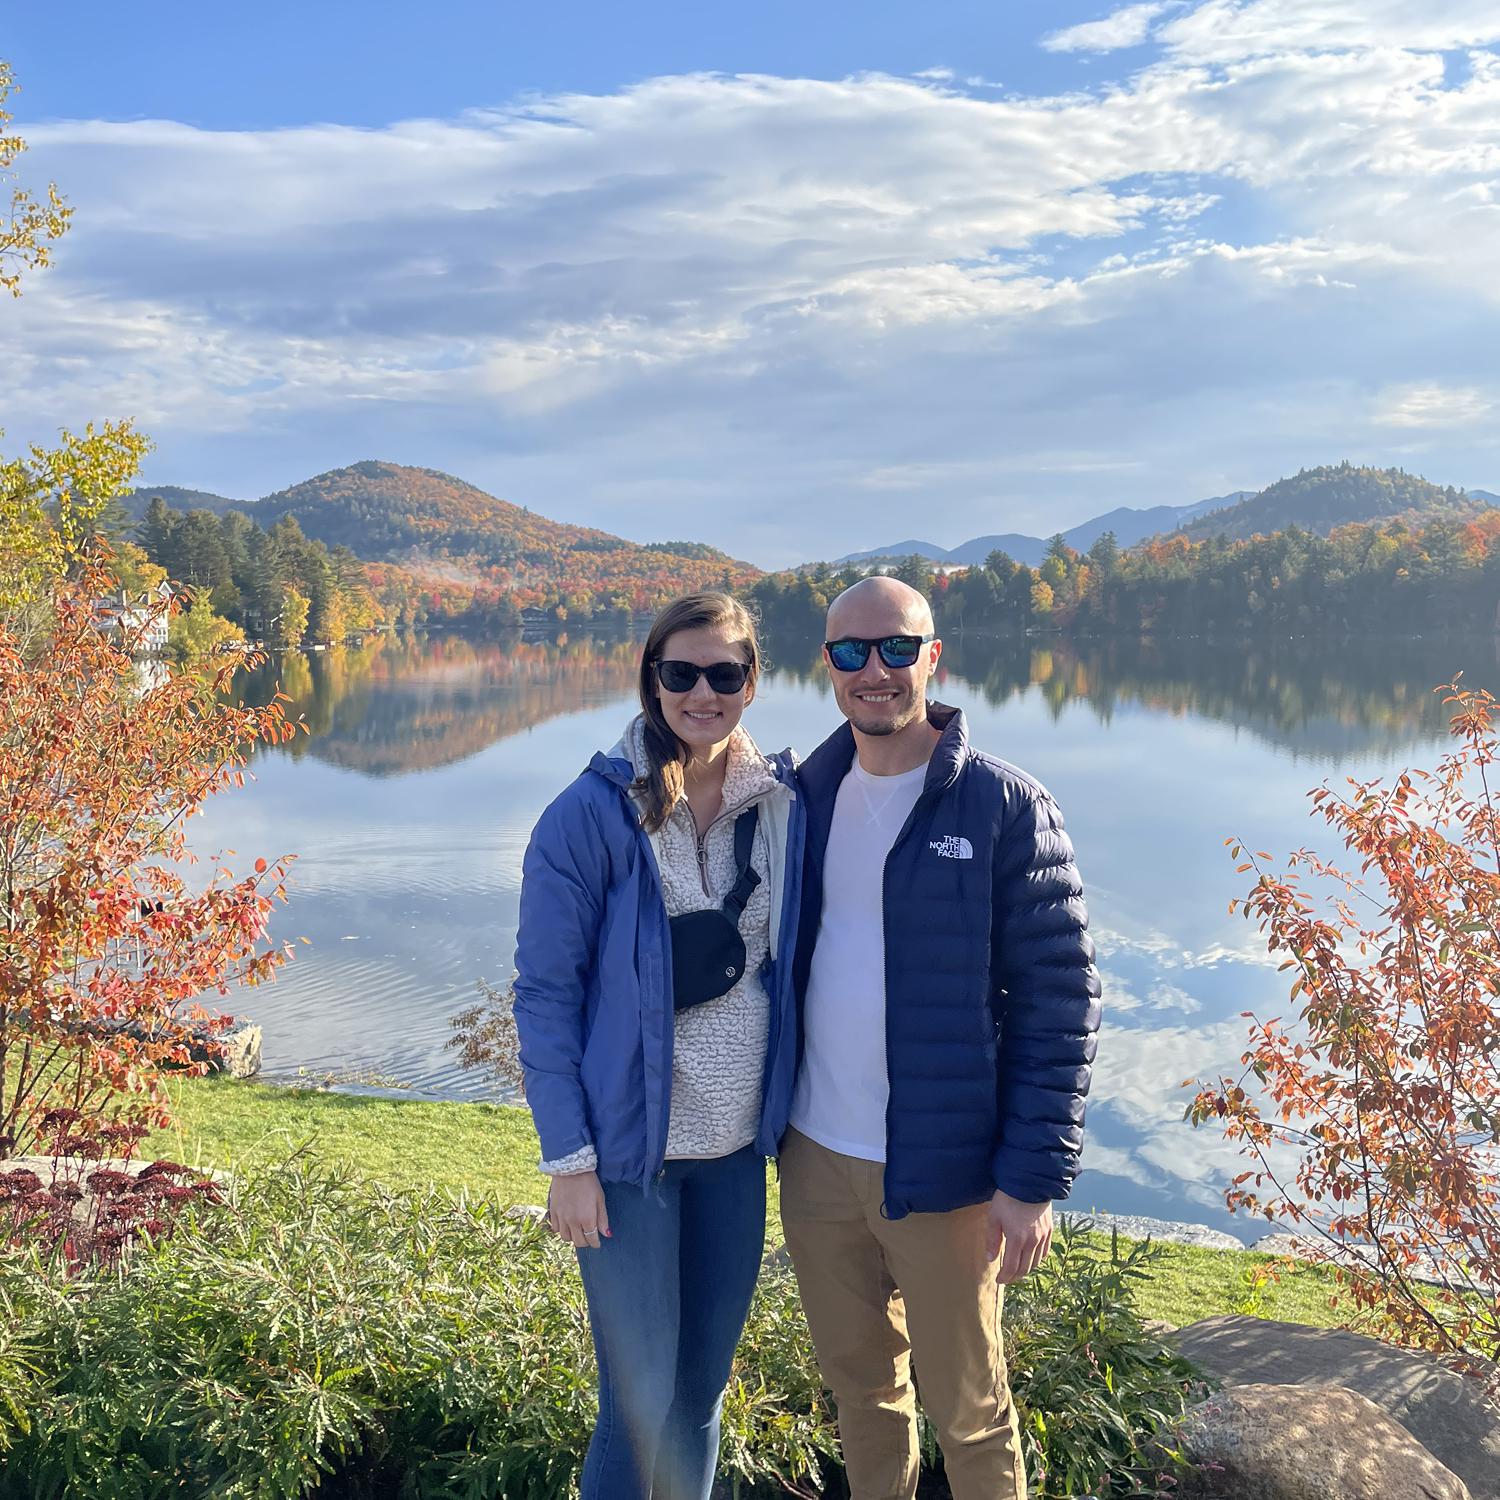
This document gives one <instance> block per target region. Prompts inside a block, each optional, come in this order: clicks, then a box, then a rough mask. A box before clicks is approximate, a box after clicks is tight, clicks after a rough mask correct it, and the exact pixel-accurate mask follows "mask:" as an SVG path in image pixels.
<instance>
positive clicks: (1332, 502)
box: [836, 463, 1500, 568]
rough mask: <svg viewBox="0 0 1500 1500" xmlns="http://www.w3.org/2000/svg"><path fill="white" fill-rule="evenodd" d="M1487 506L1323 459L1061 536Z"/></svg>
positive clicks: (1013, 552) (1191, 530)
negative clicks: (1254, 483) (1285, 474)
mask: <svg viewBox="0 0 1500 1500" xmlns="http://www.w3.org/2000/svg"><path fill="white" fill-rule="evenodd" d="M1488 506H1500V495H1495V494H1493V493H1491V492H1490V491H1488V490H1480V489H1471V490H1457V489H1454V488H1453V487H1452V486H1448V487H1443V486H1440V485H1436V484H1432V483H1430V482H1429V481H1428V480H1425V479H1422V478H1419V477H1418V476H1417V475H1414V474H1407V473H1406V472H1405V471H1403V470H1401V469H1373V468H1368V467H1362V466H1357V465H1354V464H1349V463H1343V464H1329V465H1324V466H1321V467H1318V468H1313V469H1304V470H1302V471H1300V472H1299V473H1297V474H1294V475H1292V476H1291V477H1290V478H1288V479H1279V480H1277V481H1276V483H1275V484H1272V485H1268V486H1267V487H1266V488H1265V489H1263V490H1235V491H1233V492H1232V493H1231V494H1228V495H1220V496H1218V497H1216V498H1214V499H1210V500H1198V501H1195V502H1194V503H1193V504H1191V505H1153V506H1150V507H1148V508H1146V509H1143V510H1134V509H1131V508H1129V507H1125V506H1121V507H1119V508H1118V509H1115V510H1111V511H1108V512H1106V513H1105V514H1104V515H1101V516H1095V517H1093V518H1092V519H1091V520H1088V521H1084V522H1082V523H1080V524H1079V525H1077V526H1074V527H1072V528H1071V529H1070V530H1068V531H1064V532H1063V533H1062V538H1063V540H1064V541H1065V542H1066V543H1067V544H1068V546H1070V547H1071V548H1073V550H1074V551H1075V552H1087V551H1088V549H1089V548H1090V547H1092V546H1093V544H1094V543H1095V542H1096V541H1097V540H1098V539H1099V538H1100V537H1101V536H1103V535H1104V533H1105V532H1107V531H1112V532H1114V535H1115V541H1116V542H1117V543H1118V544H1119V545H1120V546H1121V547H1122V548H1125V547H1133V546H1135V545H1136V544H1137V543H1139V542H1143V541H1145V540H1146V539H1147V538H1149V537H1153V536H1161V535H1164V534H1168V533H1171V532H1181V533H1182V534H1183V535H1184V536H1186V537H1188V538H1189V540H1192V541H1203V540H1205V539H1206V538H1208V537H1213V536H1223V537H1226V538H1229V539H1231V540H1236V539H1244V538H1247V537H1252V536H1256V535H1264V534H1266V533H1269V532H1272V531H1280V530H1283V529H1285V528H1286V527H1288V526H1292V525H1296V526H1301V527H1302V528H1303V529H1304V530H1307V531H1315V532H1318V533H1320V534H1322V535H1326V534H1327V533H1328V532H1330V531H1332V530H1333V529H1334V528H1335V527H1337V526H1343V525H1348V524H1351V523H1354V522H1360V521H1375V520H1381V519H1385V518H1388V517H1395V516H1408V517H1414V516H1428V515H1434V514H1452V515H1455V516H1463V515H1467V514H1472V513H1473V512H1475V511H1478V510H1482V509H1485V508H1486V507H1488ZM1047 546H1048V542H1047V539H1045V538H1043V537H1035V536H1026V535H1023V534H1021V533H1017V532H1006V533H1003V534H1000V535H993V536H978V537H974V538H973V539H972V540H970V541H967V542H964V543H963V544H962V545H960V546H957V547H952V548H947V547H939V546H936V545H934V544H933V543H931V542H922V541H904V542H894V543H892V544H890V545H889V546H886V547H875V548H872V549H870V550H869V551H867V552H852V553H850V554H848V555H847V556H846V557H841V558H838V559H836V561H837V562H839V563H863V562H872V561H874V560H876V559H881V560H886V559H898V558H903V557H911V556H912V555H913V554H915V555H916V556H918V557H923V558H926V559H927V560H928V561H929V562H935V563H946V564H948V565H950V566H972V565H976V564H979V563H982V562H983V561H984V560H985V558H987V557H988V556H989V555H990V553H992V552H995V551H1000V552H1004V553H1007V554H1008V555H1009V556H1010V557H1013V558H1014V559H1015V560H1016V561H1017V562H1022V563H1025V564H1026V565H1027V566H1028V567H1032V568H1035V567H1039V566H1040V565H1041V563H1042V560H1043V558H1044V557H1045V556H1046V552H1047Z"/></svg>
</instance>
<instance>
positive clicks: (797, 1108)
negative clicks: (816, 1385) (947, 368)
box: [515, 577, 1099, 1500]
mask: <svg viewBox="0 0 1500 1500" xmlns="http://www.w3.org/2000/svg"><path fill="white" fill-rule="evenodd" d="M827 634H828V640H827V642H826V643H825V645H824V650H823V657H824V662H825V664H826V666H827V668H828V671H829V677H830V679H831V681H832V685H833V692H834V697H835V699H836V701H837V703H838V706H839V709H840V710H841V711H842V713H843V715H844V718H845V720H846V721H847V722H846V723H845V724H843V725H842V726H840V728H839V729H838V730H837V731H836V732H835V733H834V734H833V735H831V736H830V737H829V738H828V739H827V740H826V741H824V743H823V744H821V745H820V746H819V747H818V748H817V749H816V750H815V751H814V752H813V753H812V754H811V755H810V756H809V757H808V758H807V760H806V761H804V762H803V763H802V764H801V765H800V766H798V765H797V764H796V763H795V762H794V760H793V757H792V755H791V753H790V752H789V751H786V752H783V753H782V754H781V755H778V756H775V757H772V758H768V757H766V756H763V755H762V754H761V753H760V751H759V750H757V749H756V747H755V743H754V741H753V740H752V739H751V738H750V735H749V733H748V732H747V730H746V729H745V727H744V725H743V724H742V723H741V718H742V716H743V714H744V712H745V710H746V709H747V708H748V707H749V705H750V703H751V702H752V700H753V699H754V696H755V689H756V682H757V678H758V675H759V671H760V653H759V647H758V645H757V641H756V633H755V625H754V622H753V620H752V619H751V618H750V616H749V615H748V614H747V613H746V611H745V610H744V608H743V607H742V606H741V605H739V604H738V603H737V602H735V601H734V600H733V599H731V598H729V597H728V596H727V595H724V594H717V593H705V594H694V595H689V596H687V597H685V598H682V599H679V600H677V601H675V602H674V603H673V604H670V605H668V606H667V608H666V609H664V610H663V611H662V613H661V614H660V615H659V616H658V617H657V619H656V621H655V623H654V624H653V626H652V628H651V632H650V634H649V636H648V637H647V640H646V645H645V649H644V652H643V655H642V659H641V672H640V697H641V709H642V711H641V713H640V714H639V715H638V716H637V717H636V718H635V719H634V720H633V721H632V722H631V724H630V725H629V726H628V727H627V729H626V731H625V735H624V738H623V739H622V740H621V741H620V743H619V744H618V745H617V746H615V748H614V749H613V750H611V751H609V752H608V753H607V754H601V755H596V756H595V757H594V759H593V761H592V762H591V764H590V765H589V766H588V768H587V769H586V770H585V771H584V772H583V773H582V774H581V775H580V776H579V777H578V779H577V780H576V781H574V782H573V783H572V785H571V786H569V787H568V788H567V789H566V790H565V791H564V792H563V793H562V795H561V796H560V797H558V798H557V800H556V801H554V802H553V803H552V804H551V806H550V807H548V808H547V810H546V811H545V812H544V813H543V814H542V817H541V820H540V821H539V822H538V824H537V827H536V831H535V832H534V834H533V835H532V839H531V844H530V847H529V848H528V850H527V853H526V859H525V865H524V878H523V885H522V892H521V922H520V932H519V936H518V940H517V950H516V968H517V978H516V982H515V996H516V1001H515V1015H516V1024H517V1027H518V1029H519V1032H520V1039H521V1062H522V1065H523V1068H524V1070H525V1080H526V1097H527V1100H528V1102H529V1104H530V1106H531V1109H532V1112H533V1115H534V1116H535V1120H536V1126H537V1132H538V1134H539V1136H540V1138H541V1147H542V1155H543V1158H544V1159H543V1162H542V1170H543V1171H544V1172H546V1173H548V1174H549V1175H550V1177H551V1191H550V1194H549V1200H548V1214H549V1219H550V1222H551V1224H552V1227H553V1228H554V1229H555V1230H556V1231H557V1232H558V1234H560V1235H561V1236H562V1237H563V1238H565V1239H567V1240H568V1241H569V1242H570V1243H572V1244H573V1245H575V1246H576V1247H577V1249H578V1262H579V1267H580V1270H581V1272H582V1276H583V1284H584V1290H585V1292H586V1294H587V1298H588V1307H589V1317H590V1322H591V1324H592V1328H593V1336H594V1346H595V1350H596V1352H597V1355H598V1364H599V1420H598V1425H597V1426H596V1428H595V1431H594V1435H593V1440H592V1442H591V1443H590V1446H589V1450H588V1457H587V1459H586V1461H585V1463H584V1468H583V1474H582V1476H581V1485H580V1487H581V1494H582V1500H648V1497H649V1500H707V1497H708V1495H709V1492H710V1490H711V1488H712V1484H713V1476H714V1468H715V1463H716V1459H717V1455H718V1444H719V1412H720V1407H721V1404H722V1400H723V1392H724V1388H725V1385H726V1384H727V1381H728V1378H729V1373H730V1365H731V1361H732V1359H733V1356H734V1350H735V1345H736V1343H737V1342H738V1339H739V1336H740V1333H741V1330H742V1328H743V1326H744V1321H745V1317H746V1314H747V1312H748V1309H749V1305H750V1299H751V1295H752V1293H753V1291H754V1287H755V1281H756V1276H757V1274H758V1272H759V1269H760V1264H761V1257H762V1253H763V1238H764V1229H765V1214H766V1172H765V1159H766V1158H767V1157H778V1158H779V1163H780V1180H781V1216H782V1223H783V1227H784V1229H785V1232H786V1240H787V1246H788V1249H789V1250H790V1253H791V1258H792V1263H793V1266H794V1268H795V1271H796V1275H797V1280H798V1284H799V1286H800V1289H801V1295H802V1304H803V1307H804V1309H805V1311H806V1314H807V1320H808V1324H809V1327H810V1330H811V1333H812V1339H813V1346H814V1349H815V1351H816V1353H817V1357H818V1363H819V1366H820V1368H821V1371H822V1374H823V1379H824V1382H825V1384H826V1385H827V1386H828V1387H829V1388H830V1390H831V1391H832V1393H833V1398H834V1403H835V1405H836V1408H837V1411H838V1423H839V1434H840V1439H841V1444H842V1449H843V1457H844V1463H845V1468H846V1471H847V1474H848V1478H849V1486H850V1491H851V1493H852V1495H853V1497H854V1500H911V1497H912V1496H914V1495H915V1493H916V1487H917V1471H918V1451H917V1425H916V1393H915V1387H916V1386H917V1385H919V1386H920V1390H921V1398H922V1405H923V1408H924V1410H925V1411H926V1413H927V1416H928V1417H929V1418H930V1420H931V1421H932V1423H933V1425H934V1427H935V1429H936V1431H937V1434H938V1438H939V1441H940V1443H941V1446H942V1451H943V1458H944V1463H945V1467H946V1471H947V1476H948V1482H949V1484H950V1486H951V1487H952V1490H953V1494H954V1496H955V1500H1008V1497H1022V1496H1024V1495H1025V1491H1026V1479H1025V1472H1024V1467H1023V1463H1022V1457H1021V1446H1020V1435H1019V1432H1018V1429H1017V1422H1016V1412H1015V1407H1014V1405H1013V1404H1012V1401H1011V1397H1010V1391H1009V1386H1008V1382H1007V1375H1006V1366H1005V1358H1004V1352H1003V1347H1002V1342H1001V1329H1000V1310H1001V1300H1002V1288H1003V1287H1004V1286H1005V1285H1006V1284H1008V1283H1011V1282H1015V1281H1017V1280H1019V1279H1020V1278H1021V1277H1023V1276H1025V1275H1027V1274H1028V1273H1029V1272H1030V1271H1031V1270H1032V1269H1033V1268H1034V1267H1035V1266H1036V1265H1037V1263H1038V1262H1039V1261H1040V1260H1041V1258H1042V1257H1043V1256H1044V1255H1045V1254H1046V1253H1047V1248H1048V1245H1049V1242H1050V1238H1051V1233H1052V1207H1051V1203H1052V1200H1053V1199H1054V1198H1061V1197H1064V1196H1065V1195H1066V1194H1067V1192H1068V1189H1069V1186H1070V1185H1071V1182H1072V1179H1073V1177H1074V1175H1075V1173H1076V1171H1077V1168H1078V1155H1079V1149H1080V1146H1081V1144H1082V1134H1083V1108H1084V1104H1083V1101H1084V1095H1085V1094H1086V1093H1087V1091H1088V1080H1089V1066H1090V1063H1091V1061H1092V1059H1093V1055H1094V1039H1095V1032H1096V1029H1097V1027H1098V1022H1099V1002H1098V995H1099V980H1098V974H1097V972H1096V971H1095V969H1094V966H1093V947H1092V944H1091V943H1090V941H1089V938H1088V936H1087V934H1086V931H1085V929H1086V926H1087V918H1086V916H1085V913H1084V907H1083V893H1082V887H1081V885H1080V883H1079V879H1078V873H1077V870H1076V868H1075V867H1074V863H1073V851H1072V847H1071V845H1070V843H1069V841H1068V837H1067V834H1066V833H1065V832H1064V831H1063V823H1062V817H1061V815H1060V814H1059V812H1058V810H1057V807H1056V804H1055V803H1054V802H1053V801H1052V799H1051V798H1050V797H1049V796H1048V794H1047V793H1046V791H1045V790H1044V789H1043V788H1042V787H1041V786H1040V785H1038V783H1037V782H1035V781H1033V780H1032V779H1031V778H1030V777H1029V776H1027V775H1025V774H1024V773H1022V772H1021V771H1018V770H1016V769H1015V768H1014V767H1013V766H1009V765H1007V764H1006V763H1005V762H1003V761H1000V760H996V759H994V758H993V757H991V756H988V755H984V754H982V753H981V752H979V751H978V750H976V749H974V748H973V747H972V746H971V745H970V744H969V742H968V738H967V734H966V731H965V725H964V716H963V714H962V713H961V712H959V711H958V710H957V709H953V708H948V707H944V706H943V705H941V704H938V703H935V702H929V701H928V698H927V684H928V679H929V678H930V676H931V674H932V671H933V668H934V667H935V666H936V665H937V661H938V658H939V656H940V654H941V652H942V642H941V641H939V640H937V639H935V637H934V631H933V623H932V614H931V610H930V608H929V607H928V604H927V601H926V600H925V599H924V598H923V597H922V596H921V595H920V594H918V593H917V592H916V591H915V590H913V589H911V588H908V587H907V586H906V585H905V584H902V583H899V582H897V581H896V580H894V579H890V578H883V577H872V578H867V579H865V580H863V581H862V582H860V583H858V584H856V585H855V586H854V587H853V588H851V589H849V590H847V591H846V592H845V593H843V594H842V595H840V596H839V598H838V599H836V600H835V601H834V603H833V605H832V607H831V608H830V610H829V612H828V630H827Z"/></svg>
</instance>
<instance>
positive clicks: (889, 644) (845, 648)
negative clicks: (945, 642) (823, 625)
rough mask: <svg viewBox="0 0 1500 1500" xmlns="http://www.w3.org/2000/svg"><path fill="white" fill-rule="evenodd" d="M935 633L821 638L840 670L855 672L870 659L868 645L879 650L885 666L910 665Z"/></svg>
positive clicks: (829, 658)
mask: <svg viewBox="0 0 1500 1500" xmlns="http://www.w3.org/2000/svg"><path fill="white" fill-rule="evenodd" d="M936 639H937V637H936V636H935V635H930V634H929V635H887V636H882V637H881V639H880V640H878V641H867V640H864V639H863V638H862V637H860V636H855V635H846V636H845V637H844V638H843V639H842V640H838V641H824V642H823V649H824V650H825V651H826V652H827V653H828V660H829V661H831V662H832V663H833V664H834V666H835V667H837V668H838V670H839V671H840V672H858V671H859V670H860V668H861V667H863V666H864V664H865V663H866V662H867V661H869V659H870V647H871V646H873V647H874V648H875V649H876V650H877V651H878V652H879V653H880V659H881V661H883V662H884V663H885V664H886V666H888V667H909V666H912V665H914V664H915V662H916V659H917V657H918V656H920V655H921V653H922V647H923V646H925V645H926V644H927V642H928V641H934V640H936Z"/></svg>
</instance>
